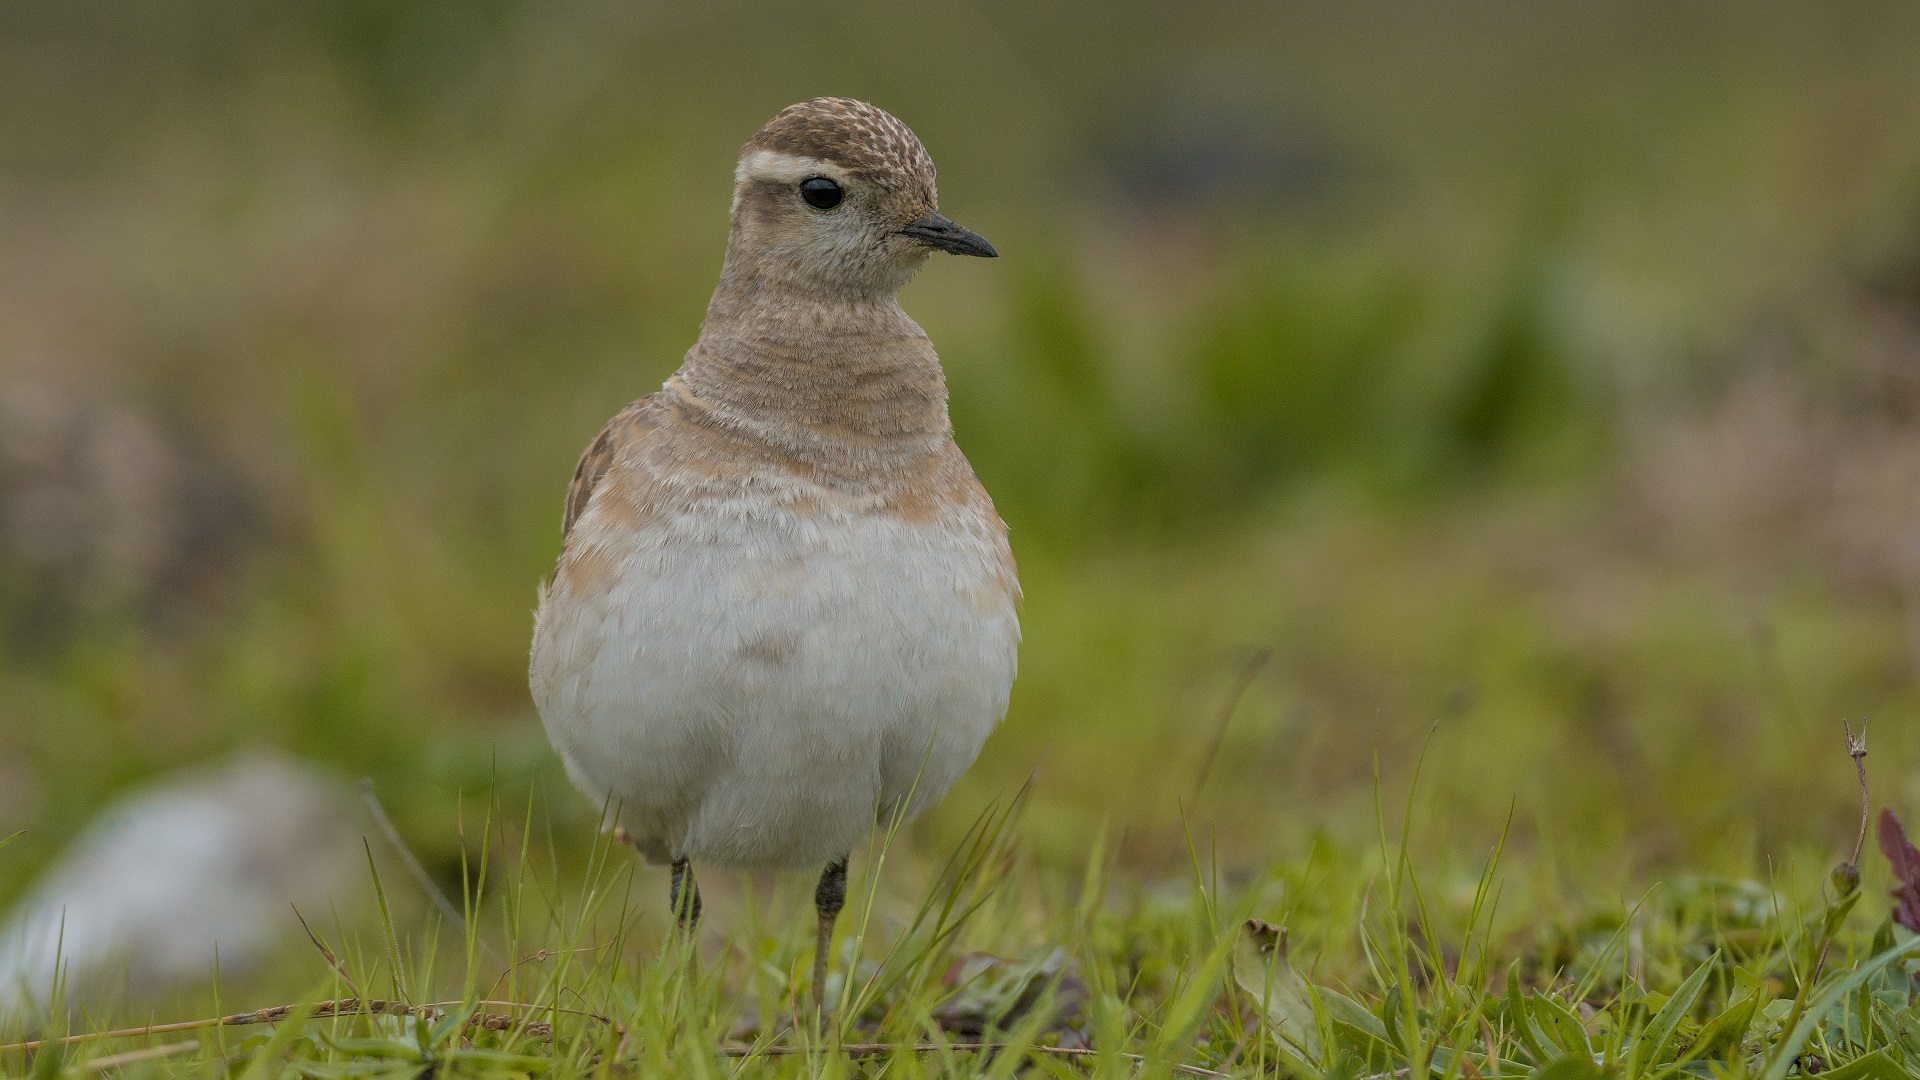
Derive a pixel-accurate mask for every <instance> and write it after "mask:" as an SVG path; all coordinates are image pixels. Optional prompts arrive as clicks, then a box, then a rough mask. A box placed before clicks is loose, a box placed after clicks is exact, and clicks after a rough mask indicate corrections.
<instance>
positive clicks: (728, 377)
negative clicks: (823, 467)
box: [673, 267, 952, 452]
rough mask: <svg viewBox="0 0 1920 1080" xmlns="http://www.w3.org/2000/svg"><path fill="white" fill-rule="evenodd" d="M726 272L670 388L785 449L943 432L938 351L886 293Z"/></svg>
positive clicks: (879, 446) (932, 441)
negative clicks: (837, 290)
mask: <svg viewBox="0 0 1920 1080" xmlns="http://www.w3.org/2000/svg"><path fill="white" fill-rule="evenodd" d="M734 271H735V268H733V267H729V268H728V272H723V273H722V275H721V281H720V286H719V288H718V289H716V290H715V291H714V294H713V301H712V302H711V303H710V304H709V305H708V307H707V318H706V322H705V324H704V325H703V326H702V327H701V330H700V340H699V342H698V343H697V344H695V345H694V347H693V349H692V350H691V351H689V352H688V353H687V358H686V361H685V362H684V363H683V364H682V365H681V367H680V370H679V371H678V372H676V373H675V375H674V384H677V385H673V389H674V390H675V391H676V392H677V393H680V394H682V395H684V396H688V397H690V398H692V399H695V400H697V401H698V402H699V403H700V404H701V405H703V406H704V407H706V408H710V409H713V410H715V411H716V412H718V413H719V414H720V416H721V417H722V418H723V419H725V420H728V421H729V422H730V425H731V424H737V425H739V426H740V427H741V428H742V429H743V430H745V431H751V432H754V433H756V434H757V435H758V437H762V438H765V439H767V440H769V441H773V442H778V443H783V444H790V446H789V448H790V449H793V450H795V451H796V452H800V451H811V450H812V449H814V448H817V447H818V446H820V445H836V444H857V445H864V446H866V447H867V448H868V449H870V450H885V449H889V448H891V449H894V450H899V451H904V452H915V450H916V448H921V447H926V448H931V447H933V446H936V445H938V444H939V443H942V442H944V441H945V440H946V439H948V438H950V436H951V430H952V429H951V427H950V425H949V423H948V420H947V386H946V380H945V379H944V378H943V377H942V375H941V371H940V361H939V359H938V358H937V357H936V356H935V355H934V351H933V345H932V343H931V342H929V341H928V340H927V335H926V333H925V332H924V331H922V330H921V329H920V327H919V325H918V324H917V323H915V322H914V321H913V320H912V319H910V318H908V317H907V314H906V312H904V311H902V310H900V305H899V303H898V302H897V300H896V299H895V297H894V296H893V294H892V293H891V292H889V293H886V294H885V295H881V296H844V295H834V294H830V293H824V292H818V291H813V290H809V289H805V288H800V287H795V286H792V285H790V284H788V283H786V282H782V281H779V280H777V279H769V278H768V277H766V276H762V275H756V274H751V273H740V272H734Z"/></svg>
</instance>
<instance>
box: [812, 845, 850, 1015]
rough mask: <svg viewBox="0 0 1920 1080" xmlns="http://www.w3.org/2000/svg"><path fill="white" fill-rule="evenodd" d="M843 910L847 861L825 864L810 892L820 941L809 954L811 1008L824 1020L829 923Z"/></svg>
mask: <svg viewBox="0 0 1920 1080" xmlns="http://www.w3.org/2000/svg"><path fill="white" fill-rule="evenodd" d="M845 906H847V860H845V859H838V860H835V861H834V862H830V863H828V864H827V868H826V870H825V871H823V872H822V873H821V874H820V885H819V887H818V888H816V889H814V890H813V907H814V910H815V911H817V912H819V913H820V938H819V941H818V942H817V944H816V945H815V946H814V950H813V1004H814V1008H815V1009H817V1010H818V1011H819V1013H820V1016H821V1018H822V1019H823V1020H824V1019H825V1018H826V1015H827V958H828V957H830V956H831V955H832V954H833V923H834V920H835V919H837V918H839V917H840V909H841V908H843V907H845Z"/></svg>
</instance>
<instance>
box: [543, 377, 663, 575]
mask: <svg viewBox="0 0 1920 1080" xmlns="http://www.w3.org/2000/svg"><path fill="white" fill-rule="evenodd" d="M650 400H652V399H651V396H649V397H644V398H641V399H640V400H639V401H636V402H634V403H633V404H631V405H629V406H627V407H626V408H624V409H622V410H620V412H619V413H618V414H616V415H615V416H614V418H613V419H611V420H609V421H607V426H605V427H603V428H601V429H600V434H599V435H597V436H595V437H594V440H593V442H592V443H590V444H589V445H588V446H587V449H586V452H585V453H583V454H581V455H580V463H579V464H578V465H575V466H574V467H573V483H571V484H569V485H568V486H567V511H566V514H565V516H563V517H562V518H561V519H560V543H561V544H563V545H564V544H565V543H566V542H567V536H568V535H569V534H570V533H572V532H573V523H574V522H576V521H578V520H580V515H581V514H584V513H586V512H587V503H589V502H591V501H592V499H593V491H594V488H595V487H596V486H598V485H599V483H600V478H601V477H603V476H605V475H607V470H608V469H610V468H612V467H613V459H614V458H615V457H616V456H618V454H619V452H620V449H621V447H623V446H625V445H627V444H628V443H630V442H632V441H634V440H635V439H638V438H640V437H641V436H643V435H645V434H646V433H647V432H648V431H649V430H651V429H652V428H653V426H654V424H653V422H652V421H651V420H650V419H648V417H647V415H646V412H647V408H646V407H647V403H648V402H649V401H650Z"/></svg>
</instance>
